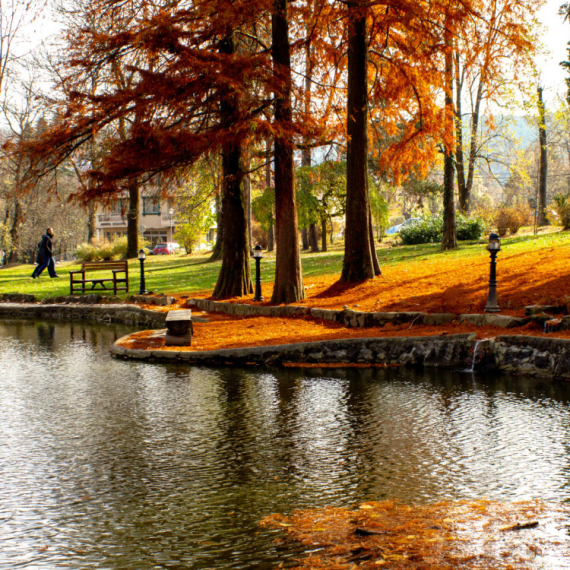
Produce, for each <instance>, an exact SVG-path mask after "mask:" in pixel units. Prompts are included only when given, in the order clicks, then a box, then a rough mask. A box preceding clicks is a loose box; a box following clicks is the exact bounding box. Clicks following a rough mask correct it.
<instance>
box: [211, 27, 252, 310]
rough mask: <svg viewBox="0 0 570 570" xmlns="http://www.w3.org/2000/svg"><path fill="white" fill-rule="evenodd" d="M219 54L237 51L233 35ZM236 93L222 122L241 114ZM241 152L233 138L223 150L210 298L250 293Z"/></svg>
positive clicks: (225, 108)
mask: <svg viewBox="0 0 570 570" xmlns="http://www.w3.org/2000/svg"><path fill="white" fill-rule="evenodd" d="M220 50H221V51H222V53H226V54H232V53H235V51H236V46H235V40H234V37H233V33H232V32H230V33H229V34H228V35H227V36H226V37H225V38H224V40H223V41H222V44H221V48H220ZM239 97H240V95H239V92H238V91H237V90H235V91H231V92H230V93H229V94H228V95H227V96H226V97H225V98H224V99H223V101H222V103H221V122H222V124H231V123H232V122H233V119H234V116H235V115H236V114H237V113H239V112H240V105H239V102H240V101H239ZM244 159H245V157H244V149H243V147H242V143H241V141H239V140H236V139H235V138H231V139H229V140H227V141H226V142H225V143H224V145H223V147H222V252H223V255H222V267H221V269H220V273H219V275H218V281H217V282H216V287H215V288H214V293H213V296H214V297H215V298H216V299H221V298H225V297H243V296H244V295H248V294H250V293H253V283H252V281H251V270H250V266H249V243H248V241H249V240H248V226H247V203H246V196H245V192H244V178H245V176H246V175H247V174H246V170H245V168H244Z"/></svg>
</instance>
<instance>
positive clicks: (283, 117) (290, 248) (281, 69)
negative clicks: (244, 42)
mask: <svg viewBox="0 0 570 570" xmlns="http://www.w3.org/2000/svg"><path fill="white" fill-rule="evenodd" d="M287 5H288V0H274V2H273V12H272V16H271V30H272V48H271V50H272V55H273V62H274V67H275V75H276V77H277V79H278V81H279V85H278V91H277V95H276V97H275V101H274V114H275V122H276V124H277V129H278V131H277V133H276V136H275V142H274V147H275V212H276V239H277V255H276V263H275V284H274V286H273V296H272V297H271V302H272V303H275V304H281V303H294V302H296V301H301V300H302V299H304V298H305V290H304V287H303V277H302V273H301V257H300V254H299V237H298V233H297V206H296V200H295V171H294V164H293V149H294V145H293V139H292V118H293V111H292V108H291V104H292V102H291V90H292V86H291V83H292V79H291V53H290V45H289V19H288V10H287Z"/></svg>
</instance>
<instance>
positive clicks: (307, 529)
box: [261, 501, 570, 570]
mask: <svg viewBox="0 0 570 570" xmlns="http://www.w3.org/2000/svg"><path fill="white" fill-rule="evenodd" d="M569 512H570V509H569V508H568V507H567V506H563V505H552V504H547V503H544V502H541V501H525V502H518V503H498V502H493V501H470V502H468V501H460V502H451V503H438V504H435V505H427V506H425V505H424V506H418V505H413V506H407V505H403V504H401V503H398V502H394V501H383V502H370V503H365V504H363V505H360V508H358V509H356V510H350V509H344V508H333V507H327V508H324V509H315V510H307V511H296V512H294V513H292V514H291V515H290V516H284V515H279V514H276V515H271V516H269V517H267V518H266V519H264V520H263V521H262V523H261V524H262V525H263V526H267V527H272V528H280V529H282V530H284V531H285V532H286V533H287V536H288V538H289V539H293V540H295V541H300V542H302V543H303V544H305V545H307V546H308V547H309V548H310V550H311V551H312V552H313V554H311V555H310V556H307V557H306V558H305V559H303V560H301V561H300V564H301V565H300V566H299V567H298V568H299V569H301V568H304V569H306V568H311V569H312V570H348V569H352V568H356V567H358V568H359V569H361V570H371V569H375V568H390V569H392V570H420V569H421V570H452V569H454V570H457V569H461V570H470V569H481V568H485V569H487V570H491V569H503V570H507V569H511V570H522V569H526V568H534V567H536V566H535V564H536V562H540V558H541V555H542V554H545V555H547V557H548V563H549V564H551V566H549V567H552V568H554V567H561V566H563V564H561V563H562V562H563V561H566V556H567V552H568V546H569V544H568V542H569V541H568V537H567V536H566V533H565V527H566V520H567V516H568V514H569ZM529 521H532V522H533V523H538V524H537V525H534V527H533V528H528V529H524V530H508V529H513V528H516V527H515V525H516V524H517V523H520V524H524V523H528V522H529ZM315 551H317V553H315ZM557 561H558V563H559V564H557ZM564 563H565V562H564ZM539 567H540V566H539ZM564 567H565V566H564Z"/></svg>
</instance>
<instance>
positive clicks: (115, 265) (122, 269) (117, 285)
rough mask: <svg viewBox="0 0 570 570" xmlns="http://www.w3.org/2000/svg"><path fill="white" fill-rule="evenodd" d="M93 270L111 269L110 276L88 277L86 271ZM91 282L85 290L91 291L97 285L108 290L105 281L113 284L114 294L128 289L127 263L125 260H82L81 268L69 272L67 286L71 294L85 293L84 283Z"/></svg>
mask: <svg viewBox="0 0 570 570" xmlns="http://www.w3.org/2000/svg"><path fill="white" fill-rule="evenodd" d="M94 271H111V272H112V276H111V277H94V278H92V279H89V278H88V277H86V276H85V275H86V273H92V272H94ZM87 283H91V288H90V289H87V291H93V290H94V289H95V288H96V287H97V286H98V285H100V286H101V289H104V290H105V291H110V290H111V288H109V289H108V288H107V286H106V285H105V284H106V283H112V284H113V293H114V294H115V295H116V294H117V291H128V290H129V264H128V263H127V261H84V262H83V263H82V264H81V269H78V270H77V271H70V272H69V288H70V292H71V294H72V295H73V294H74V293H85V291H86V289H85V285H86V284H87Z"/></svg>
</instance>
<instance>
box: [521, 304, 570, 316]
mask: <svg viewBox="0 0 570 570" xmlns="http://www.w3.org/2000/svg"><path fill="white" fill-rule="evenodd" d="M564 309H565V307H563V306H560V305H529V306H528V307H525V308H524V314H525V315H526V316H527V317H534V316H535V315H540V314H541V313H550V314H552V315H558V314H560V313H562V312H563V311H564Z"/></svg>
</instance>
